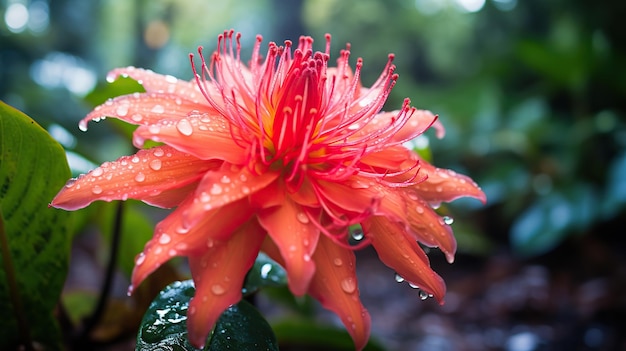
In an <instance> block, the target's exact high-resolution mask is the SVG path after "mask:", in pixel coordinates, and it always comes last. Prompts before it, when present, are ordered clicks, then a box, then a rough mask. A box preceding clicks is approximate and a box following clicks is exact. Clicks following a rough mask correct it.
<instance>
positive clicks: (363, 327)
mask: <svg viewBox="0 0 626 351" xmlns="http://www.w3.org/2000/svg"><path fill="white" fill-rule="evenodd" d="M313 261H314V262H315V267H316V272H315V275H314V276H313V279H312V280H311V285H310V287H309V293H310V294H311V296H313V297H314V298H315V299H317V300H318V301H319V302H320V303H321V304H322V306H324V307H325V308H327V309H329V310H331V311H333V312H335V313H336V314H337V315H338V316H339V317H340V318H341V321H342V322H343V324H344V325H345V326H346V329H347V330H348V333H350V335H351V336H352V339H353V340H354V344H355V349H356V350H362V349H363V348H364V347H365V345H366V344H367V340H368V339H369V335H370V325H371V321H370V315H369V313H368V312H367V310H366V309H365V308H364V307H363V305H362V304H361V301H360V299H359V289H358V285H357V277H356V273H355V270H354V264H355V261H356V260H355V256H354V253H353V252H352V251H351V250H348V249H344V248H342V247H340V246H338V245H336V244H335V243H334V242H333V241H332V240H331V239H328V238H327V237H326V236H323V235H322V236H321V237H320V239H319V243H318V245H317V249H316V250H315V254H314V255H313Z"/></svg>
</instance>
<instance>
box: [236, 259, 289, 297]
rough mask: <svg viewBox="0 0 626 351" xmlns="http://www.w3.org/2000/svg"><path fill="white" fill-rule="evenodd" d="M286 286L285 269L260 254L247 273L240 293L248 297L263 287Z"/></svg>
mask: <svg viewBox="0 0 626 351" xmlns="http://www.w3.org/2000/svg"><path fill="white" fill-rule="evenodd" d="M286 285H287V273H286V272H285V269H284V268H283V267H282V266H281V265H279V264H278V263H276V262H275V261H274V260H272V259H271V258H269V257H268V256H267V255H266V254H264V253H262V252H261V253H260V254H259V256H258V257H257V258H256V261H255V262H254V266H252V268H251V269H250V271H249V272H248V275H247V276H246V280H245V282H244V285H243V289H242V290H241V292H242V293H243V294H244V295H248V294H252V293H254V292H256V291H257V290H259V289H261V288H263V287H269V286H286Z"/></svg>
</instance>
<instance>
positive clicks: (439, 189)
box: [435, 185, 443, 193]
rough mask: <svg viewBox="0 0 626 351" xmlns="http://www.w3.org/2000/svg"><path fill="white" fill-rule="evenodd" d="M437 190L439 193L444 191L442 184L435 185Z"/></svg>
mask: <svg viewBox="0 0 626 351" xmlns="http://www.w3.org/2000/svg"><path fill="white" fill-rule="evenodd" d="M435 191H436V192H438V193H440V192H442V191H443V188H442V187H441V185H437V186H436V187H435Z"/></svg>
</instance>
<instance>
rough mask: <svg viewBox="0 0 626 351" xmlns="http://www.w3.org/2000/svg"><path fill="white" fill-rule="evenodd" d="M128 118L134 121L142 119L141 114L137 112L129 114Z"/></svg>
mask: <svg viewBox="0 0 626 351" xmlns="http://www.w3.org/2000/svg"><path fill="white" fill-rule="evenodd" d="M130 119H131V120H133V121H135V122H141V120H142V119H143V116H142V115H141V114H139V113H135V114H133V115H132V116H130Z"/></svg>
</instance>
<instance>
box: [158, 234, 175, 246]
mask: <svg viewBox="0 0 626 351" xmlns="http://www.w3.org/2000/svg"><path fill="white" fill-rule="evenodd" d="M170 241H172V238H171V237H170V236H169V235H168V234H167V233H163V234H161V236H160V237H159V244H163V245H165V244H169V242H170Z"/></svg>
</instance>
